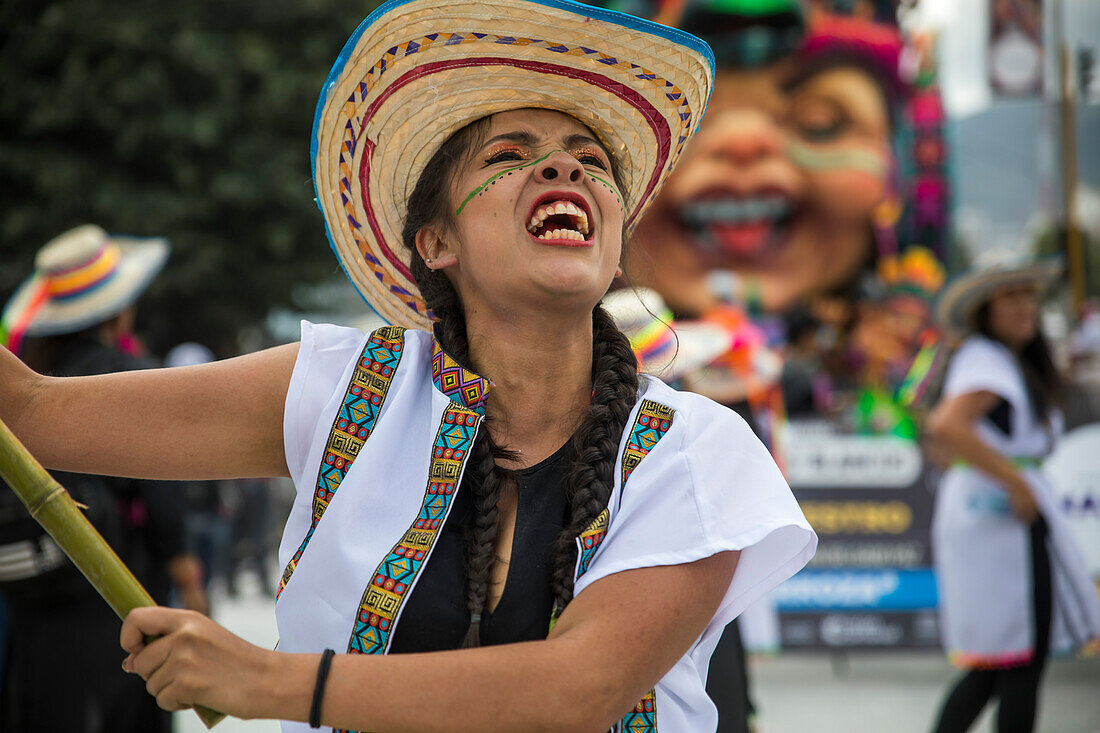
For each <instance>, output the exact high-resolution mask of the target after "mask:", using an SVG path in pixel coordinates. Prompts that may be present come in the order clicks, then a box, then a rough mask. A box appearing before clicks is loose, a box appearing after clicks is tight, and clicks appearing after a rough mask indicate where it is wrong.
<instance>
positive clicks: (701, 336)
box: [603, 288, 730, 382]
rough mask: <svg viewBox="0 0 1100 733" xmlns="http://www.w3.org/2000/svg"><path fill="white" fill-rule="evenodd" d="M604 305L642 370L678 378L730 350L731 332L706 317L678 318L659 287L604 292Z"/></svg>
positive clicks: (663, 376)
mask: <svg viewBox="0 0 1100 733" xmlns="http://www.w3.org/2000/svg"><path fill="white" fill-rule="evenodd" d="M603 307H604V308H605V309H606V310H607V312H608V314H609V315H610V316H611V318H612V319H614V321H615V325H617V326H618V327H619V330H620V331H622V332H623V333H624V334H625V335H626V337H627V338H628V339H629V340H630V347H631V348H632V349H633V350H634V354H635V355H636V356H637V357H638V370H639V371H642V372H647V373H649V374H654V375H656V376H658V377H661V378H662V379H665V380H668V381H670V382H671V381H675V380H677V379H679V378H680V377H682V376H684V375H686V374H690V373H692V372H694V371H695V370H697V369H699V368H700V367H703V366H706V365H707V364H709V363H711V362H712V361H714V360H715V359H717V358H718V357H719V356H721V355H722V354H724V353H726V352H727V351H729V350H730V336H729V334H728V333H726V331H725V330H723V329H722V328H721V327H720V326H718V325H715V324H713V323H705V322H702V321H674V320H673V319H672V311H671V310H670V309H669V307H668V306H667V305H666V304H665V301H664V299H663V298H662V297H661V296H660V295H659V294H657V292H656V291H654V290H650V289H648V288H635V289H630V288H626V289H623V290H616V291H615V292H613V293H609V294H608V295H606V296H604V299H603Z"/></svg>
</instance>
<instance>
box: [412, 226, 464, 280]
mask: <svg viewBox="0 0 1100 733" xmlns="http://www.w3.org/2000/svg"><path fill="white" fill-rule="evenodd" d="M416 251H417V252H418V253H420V256H421V257H422V258H424V264H426V265H427V266H428V269H429V270H441V269H443V268H445V267H450V266H451V265H456V264H458V253H457V252H456V251H455V250H454V249H453V248H452V247H451V246H450V245H448V244H447V243H446V242H445V241H443V238H442V237H440V236H439V232H438V231H437V230H436V228H435V227H434V226H426V227H421V228H420V231H418V232H417V233H416Z"/></svg>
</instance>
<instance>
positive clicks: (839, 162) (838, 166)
mask: <svg viewBox="0 0 1100 733" xmlns="http://www.w3.org/2000/svg"><path fill="white" fill-rule="evenodd" d="M787 157H788V158H790V159H791V161H792V162H794V163H795V164H796V165H798V166H800V167H802V168H806V169H808V170H819V171H822V170H856V171H863V172H864V173H867V174H870V175H872V176H875V177H876V178H880V177H882V176H884V175H886V159H885V158H884V157H883V156H882V154H880V153H875V152H872V151H870V150H864V149H861V148H849V149H846V150H817V149H816V148H812V147H810V146H808V145H803V144H801V143H797V142H791V143H789V144H788V145H787Z"/></svg>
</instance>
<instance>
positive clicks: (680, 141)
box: [310, 0, 714, 328]
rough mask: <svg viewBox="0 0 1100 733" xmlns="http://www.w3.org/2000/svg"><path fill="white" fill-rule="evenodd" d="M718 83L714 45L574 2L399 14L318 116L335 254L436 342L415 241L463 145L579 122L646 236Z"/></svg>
mask: <svg viewBox="0 0 1100 733" xmlns="http://www.w3.org/2000/svg"><path fill="white" fill-rule="evenodd" d="M713 78H714V58H713V56H712V55H711V52H710V48H709V47H708V46H707V45H706V44H705V43H704V42H702V41H700V40H699V39H698V38H695V37H694V36H691V35H688V34H686V33H684V32H683V31H679V30H676V29H673V28H668V27H665V26H661V25H657V24H655V23H651V22H648V21H645V20H641V19H639V18H635V17H633V16H629V15H624V14H622V13H617V12H614V11H609V10H603V9H600V8H595V7H591V6H588V5H582V4H580V3H576V2H571V1H570V0H390V2H388V3H386V4H384V5H383V6H381V7H380V8H378V10H376V11H375V12H374V13H373V14H371V16H370V17H368V18H367V19H366V20H365V21H363V23H362V24H361V25H360V26H359V28H358V29H356V31H355V33H353V34H352V36H351V38H350V39H349V40H348V42H347V44H346V45H345V46H344V49H343V51H341V53H340V56H339V58H338V59H337V60H336V63H335V64H334V65H333V67H332V71H331V72H330V73H329V77H328V79H327V80H326V81H325V85H324V87H323V89H322V91H321V96H320V99H319V100H318V103H317V113H316V117H315V118H314V123H313V138H312V146H311V150H310V157H311V161H312V166H313V183H314V187H315V189H316V193H317V205H318V207H319V208H320V209H321V212H322V213H323V214H324V218H325V226H326V229H327V232H328V237H329V241H330V243H331V245H332V249H333V251H335V253H336V256H337V257H338V258H339V260H340V264H341V266H342V267H343V268H344V271H345V272H346V273H347V275H348V277H349V278H350V279H351V281H352V283H353V284H354V285H355V287H356V289H358V291H359V293H360V294H361V295H362V296H363V298H364V299H366V301H367V302H368V303H370V305H371V306H372V307H373V308H374V309H375V310H376V311H377V312H378V313H379V315H381V316H382V317H383V318H385V319H386V320H387V321H389V322H390V323H393V324H397V325H404V326H412V327H418V328H428V327H429V324H430V319H429V316H428V314H427V312H426V308H425V305H424V301H423V299H422V298H421V296H420V293H419V292H418V290H417V287H416V283H415V282H414V280H413V279H412V275H411V273H410V271H409V263H408V257H409V255H408V253H407V252H406V251H405V248H404V247H403V246H402V244H401V228H402V224H403V221H404V219H405V202H406V201H407V199H408V196H409V194H410V193H412V189H413V187H414V186H415V185H416V182H417V180H418V179H419V177H420V174H421V172H422V171H423V170H424V167H425V166H426V165H427V163H428V161H429V160H430V159H431V157H432V156H433V155H434V154H435V152H436V151H437V150H438V149H439V147H440V146H441V145H442V144H443V142H444V141H446V139H447V138H448V137H450V135H451V134H452V133H454V132H456V131H457V130H459V129H461V128H462V127H464V126H465V125H467V124H469V123H471V122H473V121H475V120H478V119H481V118H482V117H485V116H488V115H491V114H494V113H496V112H502V111H506V110H512V109H520V108H525V107H535V108H546V109H553V110H558V111H561V112H565V113H567V114H569V115H572V116H573V117H576V118H577V119H578V120H579V121H581V122H582V123H583V124H585V125H587V126H588V127H589V128H590V129H591V130H592V131H593V132H594V133H595V134H596V135H597V137H599V138H600V140H601V142H602V143H603V144H604V145H605V146H606V147H607V149H608V151H609V152H610V153H611V154H612V155H613V156H614V157H615V158H616V160H617V162H618V163H619V165H620V167H621V169H622V174H623V181H624V185H625V189H626V190H625V192H624V193H625V202H626V207H627V217H626V221H627V224H628V226H632V225H633V223H634V222H636V221H637V220H638V218H639V216H640V215H641V214H642V212H643V211H644V210H645V208H646V206H647V205H648V204H649V202H650V201H651V200H652V199H653V197H654V195H655V194H656V193H657V190H658V189H659V188H660V186H661V184H662V183H663V181H664V180H665V178H666V177H667V176H668V174H669V171H670V170H671V169H672V166H673V164H674V163H675V162H676V159H677V158H678V157H679V155H680V152H681V150H682V149H683V147H684V144H685V143H686V142H687V141H688V139H689V138H690V137H691V135H692V133H693V132H694V131H695V129H696V127H697V126H698V125H699V120H700V119H701V118H702V116H703V112H704V110H705V109H706V104H707V99H708V97H709V95H710V87H711V83H712V80H713Z"/></svg>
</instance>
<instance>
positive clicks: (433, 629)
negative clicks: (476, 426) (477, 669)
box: [390, 444, 572, 654]
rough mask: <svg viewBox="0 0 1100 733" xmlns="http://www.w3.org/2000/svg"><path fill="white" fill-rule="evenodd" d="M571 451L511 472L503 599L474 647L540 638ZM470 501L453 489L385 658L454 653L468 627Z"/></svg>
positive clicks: (564, 516) (485, 617)
mask: <svg viewBox="0 0 1100 733" xmlns="http://www.w3.org/2000/svg"><path fill="white" fill-rule="evenodd" d="M571 455H572V451H571V449H570V447H569V445H568V444H567V445H565V446H563V447H562V448H560V449H559V450H558V451H557V452H556V453H554V454H553V455H552V456H550V457H549V458H547V459H546V460H544V461H542V462H541V463H538V464H536V465H534V466H531V467H530V468H525V469H523V470H522V471H518V472H517V473H518V476H517V479H518V480H517V484H518V486H517V489H518V503H517V506H516V528H515V533H514V535H513V539H512V557H511V559H510V560H509V565H508V578H507V581H506V582H505V584H504V592H503V595H502V596H501V597H500V601H499V602H498V603H497V607H496V609H494V610H493V612H492V613H489V612H488V611H487V610H486V611H483V612H482V614H481V644H482V646H490V645H493V644H510V643H515V642H520V641H534V640H538V639H545V638H546V635H547V633H549V630H550V613H551V611H552V610H553V606H554V590H553V565H552V562H551V561H552V553H553V547H554V542H555V540H556V539H557V538H558V534H560V533H561V531H562V530H563V529H564V528H565V526H566V524H567V523H568V520H569V516H568V509H569V507H568V505H567V503H566V500H565V481H566V477H567V475H568V473H569V463H570V457H571ZM473 511H474V508H473V500H472V498H471V494H470V492H469V491H464V490H461V489H460V490H459V491H458V493H457V495H456V496H455V503H454V506H453V507H451V512H450V514H449V515H448V516H447V521H446V522H445V523H444V525H443V531H442V532H440V533H439V538H438V539H437V540H436V544H435V548H434V549H433V550H432V554H431V556H430V557H429V558H428V563H427V566H426V567H425V568H424V570H423V572H422V573H421V576H420V578H419V580H418V581H417V583H416V587H415V588H413V591H412V593H411V595H410V596H409V598H408V600H407V601H406V602H405V603H406V605H405V609H404V611H403V612H402V614H401V619H400V621H399V622H398V624H397V627H396V629H395V631H394V637H393V642H392V644H391V646H390V653H391V654H401V653H410V652H433V651H441V650H445V649H457V648H458V647H459V646H460V645H461V644H462V639H463V637H465V636H466V630H467V629H468V628H469V627H470V613H469V611H468V610H467V609H466V600H465V593H464V587H465V570H464V568H465V557H466V554H465V547H464V542H463V538H464V536H465V529H466V528H467V527H469V526H470V524H471V523H472V522H473Z"/></svg>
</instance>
